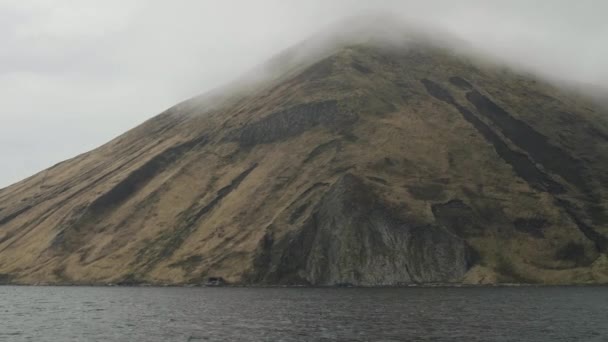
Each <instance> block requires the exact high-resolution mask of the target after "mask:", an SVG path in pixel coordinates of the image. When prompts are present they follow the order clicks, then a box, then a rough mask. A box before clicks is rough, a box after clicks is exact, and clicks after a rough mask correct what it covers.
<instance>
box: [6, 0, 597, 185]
mask: <svg viewBox="0 0 608 342" xmlns="http://www.w3.org/2000/svg"><path fill="white" fill-rule="evenodd" d="M606 11H608V3H606V2H604V1H597V0H581V1H578V2H576V3H573V2H571V1H561V0H539V1H535V2H534V3H533V4H531V3H530V2H529V1H523V0H513V1H509V2H504V1H494V0H488V1H479V0H462V1H457V2H454V1H447V0H430V1H417V0H381V1H375V2H373V3H370V2H369V1H364V0H336V1H332V2H330V3H328V2H324V1H318V0H311V1H306V2H294V1H290V2H285V1H279V0H262V1H258V2H255V3H253V2H249V1H242V0H237V1H229V2H225V1H213V0H209V1H195V0H183V1H180V2H179V3H167V2H162V1H140V0H121V1H118V0H108V1H99V0H83V1H78V2H74V1H70V0H56V1H53V2H48V1H25V2H24V1H16V0H5V1H2V2H1V3H0V19H1V20H0V27H2V30H0V41H2V43H3V47H4V48H3V50H2V53H1V54H0V61H2V63H0V92H1V93H2V97H1V103H2V108H3V110H2V112H1V113H0V154H2V156H3V157H4V158H5V159H4V160H5V161H6V162H7V163H8V165H11V167H6V168H3V169H2V170H0V187H4V186H7V185H9V184H11V183H14V182H16V181H19V180H21V179H23V178H25V177H27V176H30V175H32V174H34V173H35V172H38V171H40V170H43V169H45V168H47V167H49V166H51V165H53V164H55V163H57V162H59V161H61V160H64V159H67V158H69V157H71V156H74V155H76V154H79V153H83V152H85V151H87V150H90V149H92V148H95V147H97V146H99V145H101V144H102V143H104V142H106V141H108V140H111V139H112V138H114V137H116V136H117V135H119V134H120V133H122V132H124V131H126V130H128V129H130V128H132V127H134V126H136V125H137V124H139V123H140V122H142V121H144V120H146V119H149V118H151V117H152V116H153V115H154V113H158V112H161V111H162V110H164V109H166V108H168V107H170V106H172V105H173V104H175V103H177V102H179V101H182V100H184V99H186V98H190V97H193V96H195V95H197V94H200V93H205V92H207V91H208V90H210V89H213V88H216V87H218V86H219V85H221V84H225V83H226V82H227V81H229V80H231V79H234V78H239V77H240V76H241V75H243V74H244V73H245V72H246V71H247V70H250V69H251V68H252V67H253V66H255V65H257V64H259V63H261V62H263V61H265V60H268V59H269V58H270V57H271V56H272V55H273V54H275V53H276V52H278V51H281V50H283V49H284V48H285V47H288V46H291V45H293V44H295V43H297V42H299V41H302V40H304V39H307V38H309V37H310V36H311V35H313V34H315V33H316V32H319V31H322V33H321V34H326V33H327V30H328V29H326V28H327V27H331V26H332V25H334V26H336V25H335V24H333V23H335V22H336V21H338V20H339V19H340V18H343V17H349V16H357V15H359V16H361V14H367V13H370V12H371V13H377V12H380V13H387V12H388V13H391V15H393V16H398V17H403V18H406V20H405V21H407V22H409V23H422V24H424V25H425V26H426V27H427V28H428V27H431V28H433V30H442V31H447V32H450V33H451V34H452V35H453V36H457V37H461V40H465V41H467V42H470V43H469V44H471V45H472V46H473V47H475V49H474V50H476V53H477V52H479V53H483V54H487V55H489V56H490V57H491V60H495V59H499V60H504V61H507V62H508V63H507V64H509V65H511V64H514V65H517V66H519V68H520V69H525V70H527V71H533V72H534V74H542V75H543V76H544V77H551V78H552V79H559V80H572V81H575V82H578V83H586V84H593V85H597V86H600V87H603V88H606V87H608V84H606V80H608V65H607V64H606V61H607V60H608V59H607V58H605V56H606V55H607V54H608V51H607V50H606V47H607V46H608V44H606V36H607V35H606V30H607V29H608V23H607V22H606V20H605V18H604V15H603V13H605V12H606ZM410 26H411V24H410ZM339 29H340V30H344V31H348V30H349V29H350V28H349V27H344V26H342V27H339ZM425 29H426V28H425ZM450 41H451V39H450ZM477 50H479V51H477ZM587 93H588V92H587Z"/></svg>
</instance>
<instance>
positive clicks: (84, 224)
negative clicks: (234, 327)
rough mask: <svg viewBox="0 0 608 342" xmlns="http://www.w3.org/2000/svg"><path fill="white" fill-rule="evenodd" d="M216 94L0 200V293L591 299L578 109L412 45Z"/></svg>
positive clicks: (569, 100)
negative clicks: (327, 292) (510, 287)
mask: <svg viewBox="0 0 608 342" xmlns="http://www.w3.org/2000/svg"><path fill="white" fill-rule="evenodd" d="M221 95H222V96H220V97H217V96H216V97H215V98H198V99H193V100H190V101H187V102H184V103H182V104H180V105H178V106H176V107H174V108H172V109H170V110H168V111H167V112H165V113H163V114H161V115H159V116H157V117H155V118H154V119H151V120H149V121H148V122H146V123H144V124H143V125H142V126H140V127H138V128H136V129H134V130H132V131H130V132H128V133H126V134H125V135H123V136H121V137H119V138H117V139H115V140H114V141H112V142H110V143H108V144H106V145H104V146H102V147H100V148H98V149H96V150H94V151H91V152H89V153H86V154H83V155H80V156H78V157H76V158H74V159H71V160H68V161H66V162H63V163H61V164H58V165H56V166H54V167H52V168H50V169H48V170H46V171H44V172H42V173H39V174H37V175H35V176H33V177H31V178H29V179H26V180H24V181H22V182H20V183H17V184H15V185H13V186H10V187H8V188H6V189H2V190H0V281H2V282H7V283H75V284H79V283H80V284H84V283H125V284H127V283H139V282H146V283H157V284H160V283H169V284H184V283H200V282H202V281H204V279H205V278H206V277H223V278H224V279H226V280H227V281H228V282H232V283H255V284H316V285H333V284H343V283H351V284H359V285H394V284H404V283H428V282H443V283H445V282H454V283H461V282H464V283H499V282H525V283H545V284H566V283H567V284H570V283H606V282H608V259H607V255H606V253H607V249H608V243H607V238H608V216H607V214H608V205H607V202H606V198H608V176H607V175H608V172H607V171H608V121H607V120H606V117H607V115H608V113H607V112H606V110H602V109H600V108H596V107H594V106H593V105H591V104H589V103H588V102H587V101H586V100H584V99H583V98H580V97H577V96H574V95H572V94H567V93H564V92H563V91H560V90H559V89H557V88H555V87H552V86H550V85H548V84H546V83H543V82H541V81H538V80H535V79H533V78H531V77H529V76H525V75H518V74H516V73H514V72H511V71H508V70H505V69H500V68H494V67H478V66H476V65H475V64H474V63H473V62H471V61H469V60H468V59H466V58H463V57H459V56H458V55H456V54H454V53H452V52H450V51H447V50H443V49H439V48H432V47H429V46H425V45H416V44H414V45H410V46H409V48H407V49H392V48H380V47H378V46H374V45H370V44H360V45H351V46H347V47H343V48H341V49H339V50H337V51H336V52H335V53H332V54H330V55H327V56H325V57H323V58H321V59H320V60H317V61H315V62H314V63H309V64H306V65H298V66H296V67H293V68H291V69H286V70H283V71H282V75H281V76H280V77H279V78H276V79H274V80H271V81H268V80H267V81H264V82H260V83H256V84H255V85H254V86H251V87H249V88H248V89H241V91H239V92H235V93H228V94H221ZM226 95H230V96H226Z"/></svg>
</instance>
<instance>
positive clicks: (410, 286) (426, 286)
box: [0, 283, 608, 289]
mask: <svg viewBox="0 0 608 342" xmlns="http://www.w3.org/2000/svg"><path fill="white" fill-rule="evenodd" d="M0 287H104V288H107V287H110V288H112V287H119V288H250V289H266V288H267V289H433V288H515V287H526V288H530V287H608V284H605V283H604V284H601V283H600V284H523V283H522V284H520V283H497V284H449V283H448V284H430V283H429V284H404V285H348V286H344V285H259V284H258V285H256V284H225V285H205V284H145V283H144V284H114V283H90V284H74V283H64V284H47V283H37V284H19V283H15V284H0Z"/></svg>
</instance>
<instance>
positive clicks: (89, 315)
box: [0, 287, 608, 342]
mask: <svg viewBox="0 0 608 342" xmlns="http://www.w3.org/2000/svg"><path fill="white" fill-rule="evenodd" d="M335 340H340V341H608V288H601V287H585V288H581V287H573V288H560V287H552V288H435V289H429V288H409V289H294V288H292V289H277V288H252V289H246V288H94V287H89V288H87V287H79V288H76V287H0V341H50V342H53V341H61V342H63V341H335Z"/></svg>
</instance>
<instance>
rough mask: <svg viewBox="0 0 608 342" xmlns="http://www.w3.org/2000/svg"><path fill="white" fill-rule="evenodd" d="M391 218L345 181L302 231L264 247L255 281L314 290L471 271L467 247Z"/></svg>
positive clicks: (440, 232) (451, 278) (444, 278)
mask: <svg viewBox="0 0 608 342" xmlns="http://www.w3.org/2000/svg"><path fill="white" fill-rule="evenodd" d="M392 211H393V210H392V209H390V208H388V207H386V206H385V205H383V204H382V202H381V201H380V200H379V199H378V198H377V197H376V195H375V194H374V192H373V190H372V189H370V188H369V187H368V186H366V185H365V183H364V182H363V181H361V180H360V179H358V178H357V177H355V176H353V175H351V174H346V175H344V176H343V177H341V178H340V180H339V181H337V182H336V183H335V184H334V185H333V186H332V187H331V189H330V190H329V191H328V192H327V193H326V194H325V196H324V197H323V199H322V200H321V202H320V203H319V204H318V206H317V208H316V209H315V211H314V212H313V213H312V215H311V217H310V218H309V219H308V221H307V222H306V224H305V225H304V226H303V228H302V230H300V231H297V232H294V233H292V234H289V235H288V236H286V237H285V238H284V240H283V241H279V242H275V241H273V240H272V239H271V238H270V237H268V236H265V237H264V238H263V239H262V241H261V242H260V247H259V256H258V259H257V260H258V262H256V264H257V265H258V267H259V268H258V270H257V272H258V275H257V276H255V277H254V279H262V280H263V281H265V282H269V283H286V284H312V285H338V284H354V285H397V284H405V283H412V282H415V283H425V282H445V283H448V282H457V281H460V280H461V278H462V277H463V275H464V274H465V273H466V272H467V270H468V268H469V267H470V252H469V247H468V246H467V244H466V242H465V241H464V240H462V239H460V238H458V237H457V236H455V235H452V234H450V233H449V232H448V231H446V230H444V229H442V228H441V227H438V226H431V225H429V226H418V225H416V224H415V223H408V222H407V221H406V220H404V219H402V218H400V217H399V216H400V215H396V214H394V213H393V212H392ZM402 215H403V214H402Z"/></svg>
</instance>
